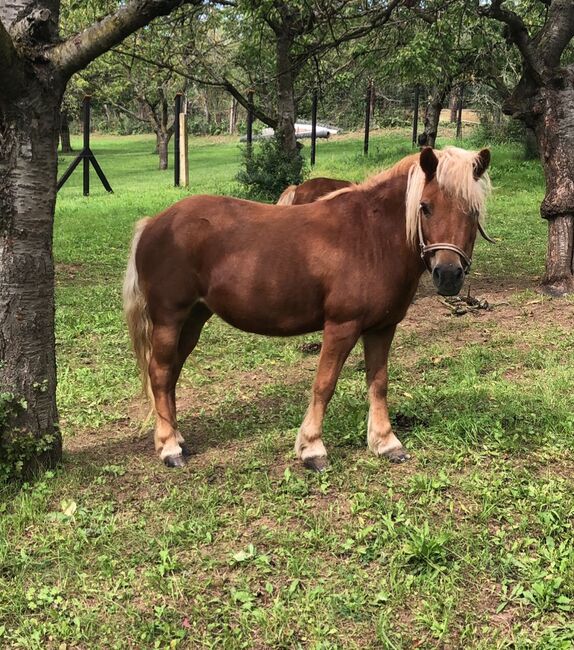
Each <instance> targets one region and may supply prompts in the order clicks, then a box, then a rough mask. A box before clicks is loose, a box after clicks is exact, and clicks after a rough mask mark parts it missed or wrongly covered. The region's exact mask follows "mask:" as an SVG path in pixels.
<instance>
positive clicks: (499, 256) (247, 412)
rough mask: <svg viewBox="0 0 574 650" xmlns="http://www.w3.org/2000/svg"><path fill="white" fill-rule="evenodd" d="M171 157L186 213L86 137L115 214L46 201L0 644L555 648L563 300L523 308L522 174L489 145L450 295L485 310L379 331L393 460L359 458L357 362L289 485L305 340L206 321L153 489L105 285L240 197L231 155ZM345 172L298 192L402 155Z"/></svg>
mask: <svg viewBox="0 0 574 650" xmlns="http://www.w3.org/2000/svg"><path fill="white" fill-rule="evenodd" d="M190 143H191V158H190V176H191V187H190V188H189V190H185V189H174V188H173V173H172V171H171V170H170V171H168V172H159V171H157V169H156V167H157V158H156V156H154V155H152V150H153V137H150V136H133V137H101V138H100V137H94V138H93V143H92V149H93V150H94V152H95V153H96V155H97V157H98V159H99V162H100V164H101V165H102V167H103V169H104V170H105V172H106V174H107V175H108V178H109V180H110V182H111V184H112V187H113V188H114V191H115V193H114V194H112V195H108V194H106V193H105V191H104V190H103V188H101V186H100V185H99V182H98V181H97V178H96V176H95V174H94V173H93V172H92V195H91V196H90V197H89V198H84V197H83V196H82V195H81V174H80V172H79V171H78V172H76V173H75V174H74V176H73V177H72V179H71V180H70V181H69V182H68V184H67V185H66V186H65V188H64V189H63V190H62V191H61V192H60V194H59V197H58V204H57V214H56V225H55V239H54V254H55V259H56V277H57V313H56V317H57V352H58V374H59V387H58V400H59V409H60V416H61V423H62V428H63V434H64V445H65V457H64V462H63V464H62V466H61V467H60V468H59V469H58V470H57V471H55V472H48V473H47V474H46V475H45V476H43V477H42V478H41V479H40V480H39V481H37V482H36V483H34V484H32V485H25V486H24V487H23V488H21V489H16V488H15V487H12V488H9V489H4V490H3V492H1V497H0V647H2V648H3V647H6V648H26V649H35V648H37V649H44V648H58V649H65V648H68V649H69V648H86V649H88V648H89V649H92V648H118V649H123V648H175V647H179V648H194V649H195V648H229V649H236V648H257V649H264V648H312V649H315V650H319V649H321V650H326V649H331V648H341V649H347V648H383V649H385V650H386V649H403V648H404V649H405V650H408V649H411V648H465V649H467V648H477V649H478V648H481V649H483V650H491V649H495V648H517V649H523V648H524V649H526V648H528V649H531V648H538V649H540V650H547V649H554V648H556V649H564V650H566V649H570V648H572V647H573V646H574V623H572V620H573V619H574V542H573V537H572V523H573V519H574V413H573V410H572V394H573V386H574V331H573V328H572V321H573V316H574V300H572V299H571V298H570V299H562V300H556V299H550V298H547V297H545V296H543V295H540V294H538V293H536V292H535V290H534V289H535V287H536V285H537V281H538V279H539V276H540V274H541V273H542V272H543V267H544V253H545V245H546V224H545V223H544V222H543V221H542V220H541V219H540V218H539V204H540V201H541V199H542V197H543V194H544V183H543V178H542V174H541V170H540V166H539V164H538V162H536V161H524V160H523V159H522V157H521V150H520V147H519V146H510V145H509V146H504V147H502V146H497V147H493V163H492V169H491V177H492V181H493V185H494V186H495V192H494V195H493V198H492V200H491V201H490V205H489V213H490V216H489V221H488V230H489V233H490V234H491V235H492V236H494V237H495V238H496V239H497V241H498V244H497V245H496V246H490V245H488V244H487V243H486V242H484V241H479V242H478V243H477V248H476V253H475V259H474V262H473V271H472V272H471V274H470V276H469V278H468V280H467V284H466V285H465V289H464V290H463V293H465V294H466V292H467V290H468V285H469V284H470V292H471V294H472V295H473V296H476V297H477V298H480V299H484V300H487V301H488V303H489V305H490V308H489V309H488V310H485V309H480V310H469V311H467V312H466V313H463V314H460V315H457V314H455V313H454V311H453V308H452V306H449V305H447V304H445V303H444V302H443V301H442V300H441V299H440V298H439V297H438V296H437V295H436V294H435V293H434V292H433V290H432V286H431V284H430V283H429V282H428V279H427V278H424V279H423V282H422V283H421V288H420V290H419V294H418V295H417V297H416V300H415V303H414V304H413V305H412V307H411V309H410V311H409V314H408V316H407V318H406V319H405V321H404V322H403V324H402V325H401V326H400V327H399V329H398V333H397V336H396V338H395V344H394V346H393V349H392V353H391V360H390V386H389V393H390V394H389V400H390V409H391V417H392V420H393V422H394V423H395V428H396V431H397V433H398V435H399V437H400V438H401V439H402V441H403V442H404V443H405V445H406V446H407V447H408V449H409V451H410V452H411V454H412V459H411V460H410V462H408V463H406V464H404V465H391V464H389V463H388V462H386V461H384V460H379V459H377V458H375V457H373V456H372V455H370V453H369V452H368V450H367V449H366V417H367V401H366V389H365V380H364V364H363V360H362V353H361V349H360V346H358V347H357V349H356V350H355V351H354V352H353V353H352V355H351V356H350V358H349V360H348V362H347V364H346V366H345V369H344V371H343V374H342V376H341V379H340V381H339V384H338V387H337V391H336V394H335V397H334V398H333V401H332V403H331V406H330V409H329V411H328V416H327V418H326V422H325V435H324V440H325V444H326V446H327V448H328V451H329V453H330V468H329V470H328V471H327V472H325V473H324V474H321V475H317V474H313V473H309V472H307V471H306V470H304V469H303V468H302V467H301V466H300V465H299V463H298V462H297V461H296V460H295V458H294V453H293V443H294V441H295V435H296V431H297V428H298V425H299V424H300V422H301V419H302V416H303V414H304V411H305V408H306V403H307V395H308V392H309V388H310V385H311V382H312V379H313V373H314V369H315V366H316V363H317V357H316V356H314V355H313V354H309V353H308V352H307V349H308V347H309V346H305V345H304V344H306V343H313V342H317V341H319V340H320V335H318V334H317V335H311V336H306V337H299V338H292V339H271V338H265V337H257V336H251V335H248V334H244V333H241V332H238V331H237V330H234V329H232V328H231V327H229V326H227V325H226V324H224V323H223V322H221V321H220V320H218V319H217V318H213V319H212V320H211V321H210V322H209V323H208V324H207V326H206V327H205V330H204V333H203V335H202V339H201V341H200V343H199V345H198V347H197V349H196V351H195V353H194V354H193V356H192V358H191V359H190V360H189V361H188V364H187V366H186V367H185V369H184V371H183V374H182V378H181V380H180V385H179V390H178V401H179V414H180V429H181V430H182V432H183V434H184V435H185V436H186V437H187V441H188V443H189V445H190V447H191V449H192V453H193V455H192V457H191V458H190V461H189V464H188V465H187V467H186V468H185V469H183V470H178V471H175V470H168V469H166V468H165V467H164V466H163V465H162V464H161V463H160V461H159V460H158V458H157V457H156V456H155V453H154V449H153V442H152V432H151V429H150V428H149V427H148V428H144V429H143V430H142V428H141V423H142V420H143V419H144V417H145V415H146V413H147V405H146V403H145V401H144V400H143V398H141V397H140V396H139V393H138V391H139V380H138V377H137V373H136V369H135V364H134V361H133V358H132V354H131V352H130V348H129V343H128V339H127V334H126V328H125V326H124V324H123V319H122V312H121V281H122V274H123V270H124V267H125V263H126V259H127V254H128V247H129V242H130V239H131V234H132V228H133V224H134V222H135V221H136V220H137V219H139V218H140V217H142V216H144V215H152V214H154V213H156V212H158V211H159V210H161V209H163V208H164V207H166V206H168V205H169V204H171V203H173V202H175V201H176V200H178V199H180V198H182V197H184V196H185V195H186V194H188V193H219V194H237V193H238V191H239V190H238V188H237V186H236V185H235V183H234V181H233V177H234V175H235V173H236V171H237V168H238V164H239V159H240V152H239V148H238V145H237V142H236V140H235V139H229V138H191V139H190ZM451 143H454V141H451ZM444 144H447V142H446V141H444V140H443V141H440V142H439V145H441V146H442V145H444ZM75 145H76V147H79V145H80V143H79V140H76V142H75ZM463 145H464V146H467V147H470V146H471V144H470V142H469V141H464V142H463ZM308 148H309V147H308V146H306V147H305V150H308ZM361 152H362V141H361V139H360V135H359V134H357V135H356V136H355V137H351V136H348V135H347V136H344V137H341V138H339V139H337V138H334V139H333V140H330V141H328V142H323V141H321V142H319V144H318V154H317V155H318V158H317V160H318V164H317V166H316V168H315V169H314V170H313V175H324V176H334V177H339V178H349V179H352V180H360V179H362V178H364V177H365V176H367V175H368V174H369V173H372V172H374V171H376V170H378V169H380V168H382V167H385V166H389V165H390V164H392V163H394V162H395V161H396V160H398V159H399V158H401V157H402V156H404V155H406V154H408V153H411V148H410V138H409V134H408V133H407V132H406V131H403V132H401V131H394V132H391V131H389V132H383V133H381V132H376V133H374V134H373V135H372V139H371V155H370V157H369V158H368V159H364V158H363V156H362V155H361ZM70 161H71V156H66V157H62V159H61V170H62V172H63V170H64V169H65V168H66V167H67V165H68V164H69V162H70ZM294 236H296V233H294ZM462 311H463V310H462Z"/></svg>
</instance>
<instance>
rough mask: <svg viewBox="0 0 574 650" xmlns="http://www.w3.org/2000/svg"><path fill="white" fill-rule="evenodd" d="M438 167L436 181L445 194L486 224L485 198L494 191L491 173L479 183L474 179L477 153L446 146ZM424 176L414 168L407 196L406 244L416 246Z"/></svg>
mask: <svg viewBox="0 0 574 650" xmlns="http://www.w3.org/2000/svg"><path fill="white" fill-rule="evenodd" d="M434 153H435V155H436V156H437V158H438V167H437V170H436V180H437V183H438V185H439V187H440V188H441V190H442V191H443V192H445V194H448V195H449V196H451V197H453V198H455V199H458V200H459V201H460V202H461V204H462V205H463V206H465V208H466V209H467V210H468V211H469V212H471V213H474V214H476V215H477V218H478V220H479V221H480V222H481V223H483V222H484V218H485V216H486V210H485V204H486V198H487V196H488V194H489V193H490V190H491V184H490V178H489V176H488V173H486V172H485V173H484V174H483V175H482V176H481V177H480V178H479V179H478V180H477V179H476V178H475V177H474V165H475V162H476V159H477V156H478V154H477V152H476V151H466V150H465V149H460V148H459V147H446V148H445V149H442V150H436V151H435V152H434ZM425 182H426V178H425V173H424V172H423V170H422V168H421V166H420V165H418V164H414V165H412V166H411V168H410V170H409V178H408V184H407V192H406V196H405V204H406V205H405V208H406V228H407V241H409V242H410V243H411V244H412V245H416V241H417V229H418V220H419V218H420V200H421V196H422V193H423V189H424V186H425Z"/></svg>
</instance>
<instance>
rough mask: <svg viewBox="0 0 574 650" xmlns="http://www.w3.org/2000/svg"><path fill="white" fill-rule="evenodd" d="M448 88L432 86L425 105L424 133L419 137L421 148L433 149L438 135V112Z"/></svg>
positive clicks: (440, 109)
mask: <svg viewBox="0 0 574 650" xmlns="http://www.w3.org/2000/svg"><path fill="white" fill-rule="evenodd" d="M449 91H450V86H434V87H433V89H432V91H431V94H430V97H429V100H428V104H427V108H426V111H425V117H424V125H425V128H424V131H423V132H422V133H421V135H420V136H419V144H420V145H421V146H428V147H434V146H435V143H436V137H437V133H438V123H439V120H440V112H441V111H442V107H443V105H444V102H445V99H446V96H447V95H448V93H449Z"/></svg>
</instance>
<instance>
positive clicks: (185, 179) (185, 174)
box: [179, 102, 189, 187]
mask: <svg viewBox="0 0 574 650" xmlns="http://www.w3.org/2000/svg"><path fill="white" fill-rule="evenodd" d="M179 184H180V186H182V187H189V151H188V137H187V102H184V105H183V108H182V109H181V112H180V114H179Z"/></svg>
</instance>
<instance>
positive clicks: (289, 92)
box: [276, 27, 299, 155]
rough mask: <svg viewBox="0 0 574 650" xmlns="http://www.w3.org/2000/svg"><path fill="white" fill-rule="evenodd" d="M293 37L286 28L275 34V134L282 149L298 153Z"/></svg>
mask: <svg viewBox="0 0 574 650" xmlns="http://www.w3.org/2000/svg"><path fill="white" fill-rule="evenodd" d="M292 45H293V38H292V37H291V36H290V34H289V31H288V28H287V27H286V28H285V31H284V32H283V33H278V34H277V41H276V54H277V135H278V137H279V140H280V142H281V146H282V148H283V150H284V151H286V152H290V153H292V154H293V155H295V154H297V155H298V153H299V152H298V149H297V138H296V136H295V117H296V116H295V79H294V77H293V63H292V61H291V56H290V50H291V47H292Z"/></svg>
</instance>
